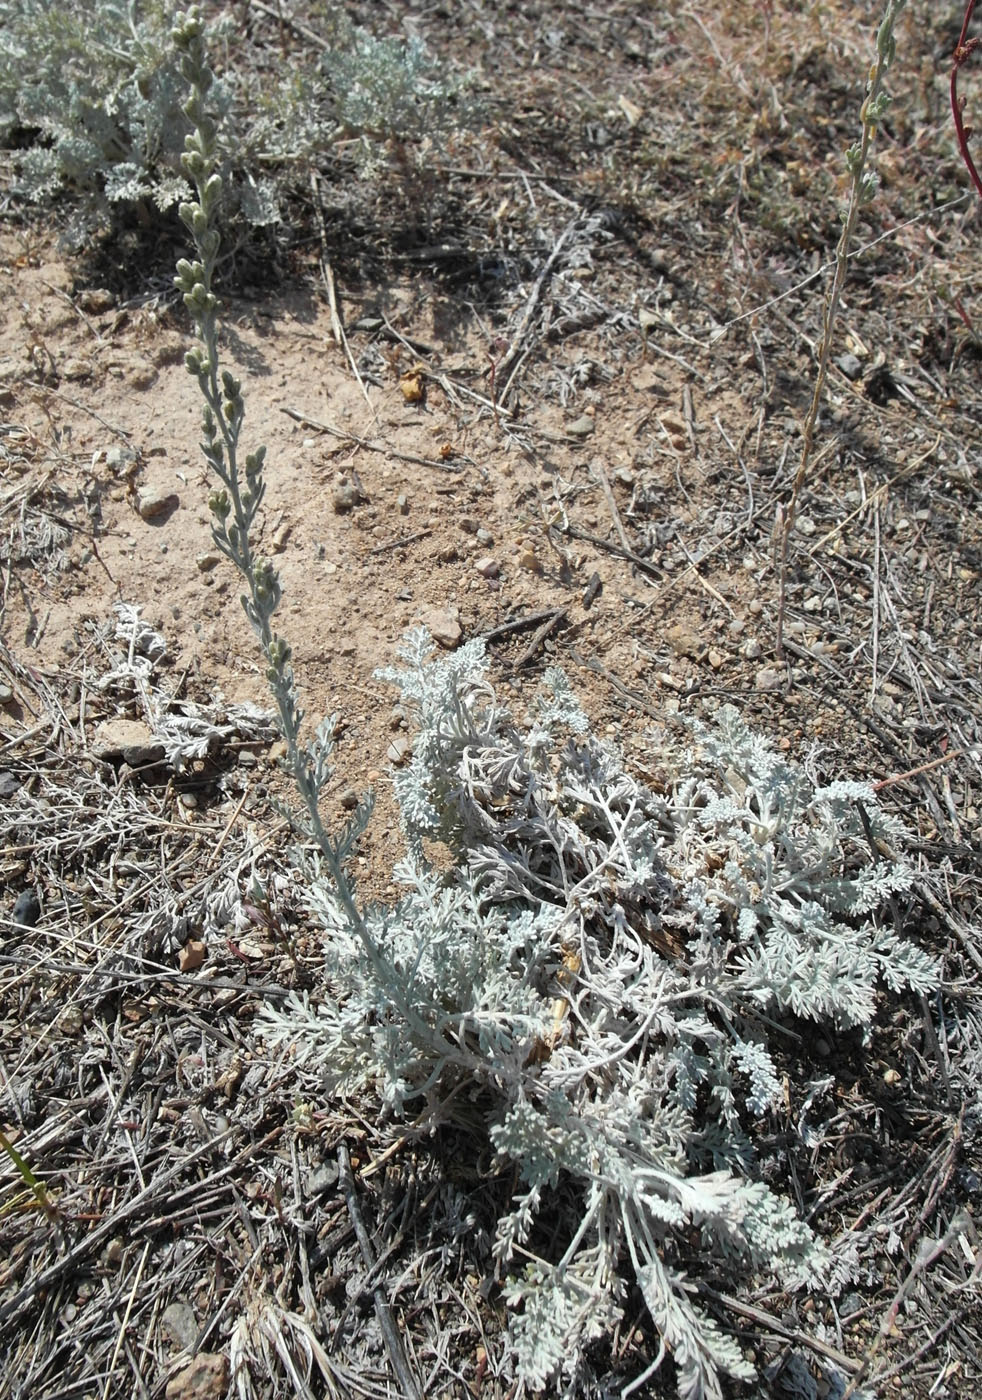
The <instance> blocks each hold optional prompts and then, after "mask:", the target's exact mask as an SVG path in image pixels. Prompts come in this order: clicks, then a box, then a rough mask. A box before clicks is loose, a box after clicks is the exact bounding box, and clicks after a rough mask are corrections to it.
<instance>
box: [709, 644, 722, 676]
mask: <svg viewBox="0 0 982 1400" xmlns="http://www.w3.org/2000/svg"><path fill="white" fill-rule="evenodd" d="M725 659H726V658H725V657H724V655H723V653H722V652H721V651H716V650H715V649H714V648H713V647H710V648H709V657H708V660H709V664H710V666H712V668H713V670H714V671H718V670H719V669H720V667H721V666H722V665H723V662H724V661H725Z"/></svg>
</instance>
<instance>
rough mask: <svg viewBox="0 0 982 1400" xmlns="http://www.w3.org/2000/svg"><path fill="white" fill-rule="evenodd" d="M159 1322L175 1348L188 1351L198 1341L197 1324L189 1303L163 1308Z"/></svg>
mask: <svg viewBox="0 0 982 1400" xmlns="http://www.w3.org/2000/svg"><path fill="white" fill-rule="evenodd" d="M160 1321H161V1325H162V1326H163V1328H164V1330H165V1331H166V1332H167V1333H168V1334H169V1335H170V1338H171V1341H172V1342H173V1343H174V1345H175V1346H178V1347H183V1348H184V1350H185V1351H190V1350H191V1348H192V1347H193V1346H194V1344H195V1342H196V1341H197V1340H198V1324H197V1322H196V1321H195V1317H194V1309H193V1308H192V1307H191V1304H190V1303H171V1304H170V1305H169V1306H168V1307H166V1308H164V1311H163V1313H162V1315H161V1318H160Z"/></svg>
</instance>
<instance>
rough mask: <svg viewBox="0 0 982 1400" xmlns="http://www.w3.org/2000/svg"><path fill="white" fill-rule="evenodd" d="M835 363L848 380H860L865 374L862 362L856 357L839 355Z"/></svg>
mask: <svg viewBox="0 0 982 1400" xmlns="http://www.w3.org/2000/svg"><path fill="white" fill-rule="evenodd" d="M835 362H836V364H837V365H838V366H839V368H840V369H841V370H842V373H843V374H844V375H845V376H846V378H847V379H858V378H859V376H860V375H861V374H862V372H863V366H862V361H860V360H858V359H857V358H856V356H855V355H849V354H845V355H839V356H837V358H836V361H835Z"/></svg>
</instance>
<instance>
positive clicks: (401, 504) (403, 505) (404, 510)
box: [396, 495, 409, 515]
mask: <svg viewBox="0 0 982 1400" xmlns="http://www.w3.org/2000/svg"><path fill="white" fill-rule="evenodd" d="M396 509H397V510H398V512H399V514H400V515H408V514H409V497H408V496H406V495H401V496H397V497H396Z"/></svg>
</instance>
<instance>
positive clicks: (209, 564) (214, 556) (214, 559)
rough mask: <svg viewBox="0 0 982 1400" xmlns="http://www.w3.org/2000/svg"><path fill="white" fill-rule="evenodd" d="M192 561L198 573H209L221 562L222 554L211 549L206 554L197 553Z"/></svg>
mask: <svg viewBox="0 0 982 1400" xmlns="http://www.w3.org/2000/svg"><path fill="white" fill-rule="evenodd" d="M194 562H195V564H196V566H197V569H198V573H199V574H210V573H211V571H212V569H215V568H217V567H218V565H219V564H220V563H221V562H222V556H221V555H220V554H218V553H217V552H216V551H215V550H213V549H211V550H209V551H208V553H207V554H199V555H198V557H197V558H196V559H195V561H194Z"/></svg>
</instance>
